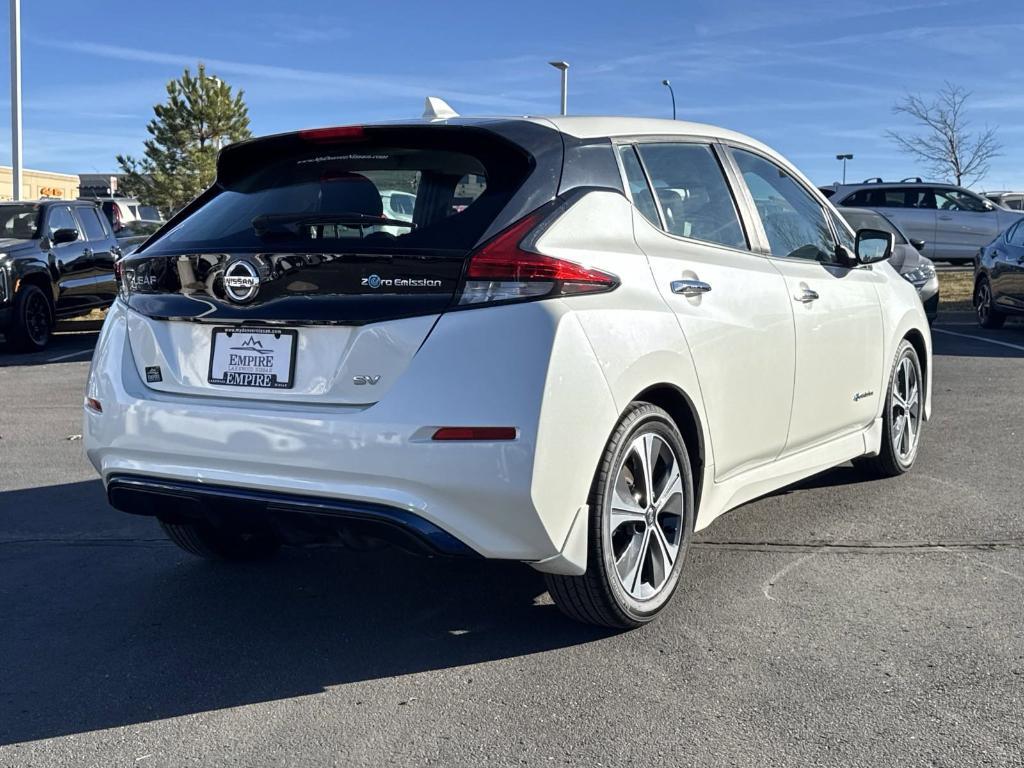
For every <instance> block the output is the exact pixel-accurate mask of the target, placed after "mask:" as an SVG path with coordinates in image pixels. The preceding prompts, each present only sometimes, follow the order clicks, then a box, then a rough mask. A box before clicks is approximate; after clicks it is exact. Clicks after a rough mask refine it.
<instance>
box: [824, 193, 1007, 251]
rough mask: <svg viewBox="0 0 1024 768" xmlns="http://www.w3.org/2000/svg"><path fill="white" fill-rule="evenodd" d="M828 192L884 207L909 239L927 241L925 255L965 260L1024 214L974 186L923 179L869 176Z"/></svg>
mask: <svg viewBox="0 0 1024 768" xmlns="http://www.w3.org/2000/svg"><path fill="white" fill-rule="evenodd" d="M822 192H823V193H824V194H826V195H827V196H828V197H829V199H830V200H831V201H832V203H834V204H835V205H837V206H841V207H848V208H871V209H873V210H878V211H883V212H884V213H885V215H886V217H887V218H888V219H890V220H891V221H892V222H893V223H895V224H896V225H897V226H898V227H899V228H900V229H901V230H902V231H903V232H904V233H905V235H906V236H907V237H908V238H913V239H914V240H919V241H921V242H922V243H923V245H922V246H921V252H922V253H923V254H924V255H925V256H927V257H928V258H930V259H933V260H936V261H950V262H953V263H959V264H972V263H973V262H974V260H975V257H976V256H977V255H978V250H979V249H980V248H982V247H983V246H985V245H987V244H988V243H990V242H991V241H992V240H993V239H995V238H996V236H997V235H999V234H1000V233H1001V232H1004V231H1005V230H1006V229H1007V228H1008V227H1009V226H1010V225H1011V224H1013V223H1014V222H1016V221H1018V220H1019V219H1020V218H1021V216H1024V211H1020V210H1011V209H1010V208H1006V207H1003V206H1002V205H1001V204H1000V203H998V202H993V201H992V200H991V199H987V198H985V197H982V196H981V195H978V194H976V193H974V192H972V191H970V190H969V189H964V188H963V187H958V186H956V185H953V184H933V183H929V182H924V181H921V180H920V179H914V180H907V179H905V180H903V181H898V182H886V181H882V180H881V179H868V180H867V181H865V182H863V183H861V184H836V185H833V186H832V187H824V188H822ZM1006 194H1009V193H1006ZM1000 199H1002V198H1000Z"/></svg>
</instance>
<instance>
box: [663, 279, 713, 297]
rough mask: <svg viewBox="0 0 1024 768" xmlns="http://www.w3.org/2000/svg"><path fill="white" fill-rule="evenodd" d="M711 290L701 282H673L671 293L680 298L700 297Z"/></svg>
mask: <svg viewBox="0 0 1024 768" xmlns="http://www.w3.org/2000/svg"><path fill="white" fill-rule="evenodd" d="M710 290H711V286H710V285H708V284H707V283H705V282H704V281H702V280H673V281H672V293H678V294H680V295H682V296H700V295H701V294H702V293H707V292H708V291H710Z"/></svg>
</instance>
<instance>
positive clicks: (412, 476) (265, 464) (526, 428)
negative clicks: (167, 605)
mask: <svg viewBox="0 0 1024 768" xmlns="http://www.w3.org/2000/svg"><path fill="white" fill-rule="evenodd" d="M545 305H546V306H545ZM129 312H130V310H128V309H127V308H125V307H124V306H123V305H122V304H120V303H115V305H114V307H113V308H112V309H111V310H110V312H109V313H108V315H107V319H106V322H105V324H104V327H103V331H102V333H101V335H100V339H99V342H98V344H97V347H96V352H95V354H94V356H93V363H92V370H91V372H90V377H89V384H88V390H87V396H88V397H90V398H93V399H95V400H97V401H99V402H100V403H101V404H102V409H103V410H102V413H98V412H96V411H94V410H91V409H89V408H86V409H85V419H84V426H83V442H84V443H85V449H86V454H87V456H88V458H89V460H90V461H91V462H92V464H93V466H95V467H96V469H97V470H98V471H99V473H100V475H101V476H102V477H103V479H104V482H105V483H106V484H107V485H108V488H110V487H111V484H113V488H114V489H115V490H111V498H112V501H114V503H115V506H119V507H121V508H124V507H125V506H128V505H129V504H128V502H124V503H122V502H120V501H119V500H118V499H117V497H118V496H119V495H121V491H118V490H116V489H117V483H118V482H123V481H120V480H118V478H123V477H135V478H139V477H141V478H145V480H146V482H147V483H149V484H150V485H152V484H153V483H158V484H159V483H161V482H165V483H170V484H171V485H172V486H173V488H174V489H176V490H174V493H175V494H176V493H179V490H177V489H179V486H181V484H185V485H184V486H182V487H184V488H185V490H184V491H182V492H184V493H185V497H186V498H192V497H194V496H195V494H196V493H197V490H196V489H197V488H198V489H200V490H203V493H204V494H207V495H203V496H202V498H201V499H200V500H199V501H200V502H201V503H196V504H195V505H194V507H193V510H194V511H195V512H196V513H197V514H216V513H217V511H218V506H223V503H224V502H222V500H223V499H225V498H236V497H239V496H241V498H243V501H244V500H245V499H248V501H246V502H245V503H243V504H241V506H240V507H239V513H240V514H255V515H257V516H259V515H262V514H264V513H265V511H266V509H267V508H268V505H269V506H270V507H272V508H273V510H274V511H275V514H276V511H277V508H278V507H279V506H280V505H279V504H278V502H277V501H275V499H279V498H287V499H288V504H287V505H286V506H288V508H289V509H290V510H291V511H295V510H299V511H300V512H303V511H306V512H308V511H309V510H310V509H311V508H316V509H320V508H321V507H322V508H323V509H325V510H326V514H332V515H340V516H341V517H345V516H349V517H351V516H352V515H364V516H365V515H367V514H368V513H367V512H366V510H368V509H372V510H373V512H374V517H375V520H376V521H378V522H383V521H382V519H381V518H389V519H391V520H394V519H396V515H397V516H398V517H402V515H401V514H399V513H407V514H408V515H411V516H414V518H415V520H414V519H413V518H412V517H408V518H405V520H404V523H403V525H404V526H405V529H406V530H408V529H409V526H412V527H413V528H417V526H418V527H419V530H420V532H423V531H424V530H426V529H425V528H423V526H422V525H421V523H426V524H429V526H432V527H433V528H436V529H437V530H438V531H441V532H443V533H445V534H447V536H449V537H450V538H451V540H453V541H454V542H457V543H458V544H459V545H461V546H462V547H465V548H468V549H469V550H472V551H473V552H475V553H477V554H479V555H482V556H484V557H487V558H494V559H508V560H523V561H528V562H537V561H542V560H549V559H551V558H556V557H558V556H559V555H561V553H562V552H563V551H564V550H565V548H566V545H567V542H568V541H569V534H570V529H571V528H572V525H573V522H574V521H575V520H576V519H577V513H578V511H579V510H580V508H581V507H583V506H584V505H585V504H586V501H587V497H588V494H589V490H590V484H591V481H592V479H593V474H594V471H595V468H596V467H597V464H598V461H599V457H600V453H601V450H602V448H603V446H604V443H605V441H606V440H607V435H608V433H609V432H610V430H611V429H612V427H613V426H614V423H615V420H616V418H617V412H616V410H615V408H614V404H613V401H612V399H611V396H610V394H609V392H608V387H607V384H606V383H605V380H604V376H603V374H602V372H601V369H600V367H599V366H598V364H597V362H596V361H595V360H594V359H593V353H592V352H591V351H590V347H589V345H588V344H587V343H586V341H585V338H584V337H583V331H582V329H581V328H580V325H579V322H578V320H577V319H576V317H575V316H574V315H572V314H571V313H568V312H566V311H565V310H564V308H561V307H560V306H559V304H558V303H557V302H535V303H532V304H528V305H526V304H524V305H520V306H509V307H499V308H494V309H483V310H474V311H472V312H458V313H453V314H451V315H446V316H445V317H443V318H442V319H441V320H440V321H439V322H438V324H437V326H436V327H435V329H434V331H433V332H432V333H431V335H430V338H429V339H428V340H427V341H426V342H425V343H424V345H423V347H422V348H421V349H420V351H419V352H418V353H417V354H416V356H415V358H414V360H413V362H412V364H411V365H410V366H409V368H408V370H407V371H406V372H405V373H404V374H403V375H402V377H401V379H400V380H399V381H397V382H396V383H395V385H394V386H393V387H392V389H390V390H389V391H388V392H387V394H386V396H384V397H383V398H382V399H381V400H380V401H379V402H377V403H376V404H374V405H372V406H339V405H315V404H310V403H287V402H282V401H280V400H274V399H273V398H272V397H268V398H266V399H265V400H240V399H238V398H221V397H197V396H189V395H181V394H176V393H168V392H160V391H157V390H155V389H153V388H151V387H148V386H147V385H146V384H145V383H144V382H143V381H142V379H141V377H140V376H139V373H138V370H137V367H136V365H135V362H134V358H133V354H132V350H131V346H130V342H129V340H128V334H127V331H126V329H127V315H128V313H129ZM440 426H513V427H515V428H516V429H517V430H518V432H517V437H516V439H515V440H509V441H495V442H488V441H474V442H454V441H453V442H435V441H432V440H431V439H430V436H431V435H432V434H433V431H434V430H435V429H436V428H437V427H440ZM211 488H212V489H219V490H218V491H217V493H214V494H213V495H209V494H208V489H211ZM147 493H148V491H147ZM225 494H227V495H226V496H225ZM173 495H174V494H172V496H173ZM267 499H270V500H269V501H268V500H267ZM189 503H190V504H191V503H192V502H189ZM232 503H233V504H234V502H232ZM131 506H133V507H134V509H133V510H129V511H137V510H138V508H139V504H137V503H136V502H135V501H132V502H131ZM142 506H143V507H144V506H145V505H144V504H143V505H142ZM247 510H248V511H247ZM417 521H419V522H417ZM405 523H407V525H405ZM392 527H393V526H392ZM414 535H418V534H415V532H414ZM420 538H422V537H420ZM427 538H428V540H430V541H433V540H434V539H433V537H430V536H428V537H427ZM449 545H450V542H449V544H446V545H445V547H447V548H453V546H449ZM434 546H436V545H434ZM454 548H458V547H454ZM576 565H577V567H579V568H582V565H581V564H576Z"/></svg>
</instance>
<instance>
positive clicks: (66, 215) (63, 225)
mask: <svg viewBox="0 0 1024 768" xmlns="http://www.w3.org/2000/svg"><path fill="white" fill-rule="evenodd" d="M58 229H73V230H75V231H76V232H78V230H79V229H80V227H79V226H78V222H77V221H75V217H74V216H72V215H71V209H70V208H68V207H67V206H64V205H60V206H55V207H54V208H51V209H50V215H49V216H48V217H47V221H46V236H47V237H49V238H50V239H51V240H52V239H53V233H54V232H56V231H57V230H58ZM78 239H79V240H81V239H82V233H81V232H79V233H78Z"/></svg>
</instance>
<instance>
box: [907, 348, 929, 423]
mask: <svg viewBox="0 0 1024 768" xmlns="http://www.w3.org/2000/svg"><path fill="white" fill-rule="evenodd" d="M903 338H904V339H906V340H907V341H909V342H910V345H911V346H912V347H913V348H914V351H915V352H916V353H917V359H918V361H919V362H920V363H921V379H922V381H923V382H924V396H925V414H926V420H927V416H928V415H930V412H931V400H932V391H931V390H932V387H931V383H932V377H931V357H930V355H929V354H928V344H927V343H926V342H925V338H924V334H923V333H921V331H920V330H919V329H918V328H910V329H909V330H908V331H907V332H906V333H905V334H904V335H903Z"/></svg>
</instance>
